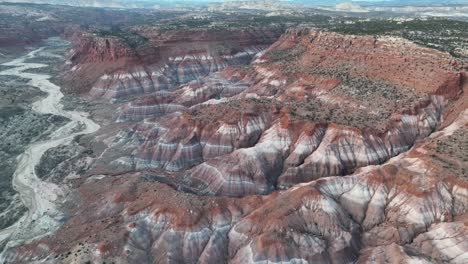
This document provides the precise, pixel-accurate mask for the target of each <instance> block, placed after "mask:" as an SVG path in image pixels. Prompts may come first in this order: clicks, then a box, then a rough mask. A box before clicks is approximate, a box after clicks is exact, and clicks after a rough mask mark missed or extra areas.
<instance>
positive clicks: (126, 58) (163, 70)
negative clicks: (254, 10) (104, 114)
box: [66, 27, 283, 99]
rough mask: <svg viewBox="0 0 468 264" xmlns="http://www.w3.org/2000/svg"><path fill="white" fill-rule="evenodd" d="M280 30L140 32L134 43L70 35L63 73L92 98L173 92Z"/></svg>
mask: <svg viewBox="0 0 468 264" xmlns="http://www.w3.org/2000/svg"><path fill="white" fill-rule="evenodd" d="M282 32H283V29H282V28H281V27H271V28H264V29H251V30H250V31H249V30H242V29H239V30H237V31H236V30H232V31H229V30H227V31H222V30H220V31H217V30H207V31H206V30H205V31H204V30H187V31H176V32H171V31H170V32H163V33H161V32H147V31H143V32H139V33H140V34H141V35H143V37H145V38H144V39H143V40H142V41H141V42H143V43H138V46H135V47H133V46H129V45H130V44H133V45H137V44H134V43H130V44H129V43H123V41H122V40H121V39H119V38H115V37H109V36H90V37H71V38H72V39H73V40H74V42H75V43H76V47H75V49H74V53H73V54H72V56H71V58H70V60H71V62H72V65H73V67H72V68H71V69H70V72H69V73H68V74H67V76H66V77H67V79H68V80H69V81H68V83H70V82H71V81H73V82H72V83H71V84H70V86H71V88H72V89H74V91H75V92H89V94H90V96H92V97H93V98H105V99H125V98H128V97H130V96H135V95H142V94H150V93H154V92H158V91H165V90H174V89H175V88H176V87H178V86H179V85H182V84H185V83H187V82H190V81H193V80H197V79H201V78H203V77H205V76H207V75H209V74H211V73H215V72H218V71H220V70H222V69H224V68H226V67H228V66H232V65H242V64H248V63H249V62H250V60H251V59H252V58H253V56H254V55H255V54H256V53H258V52H259V51H261V50H263V49H265V48H267V47H268V46H269V45H270V44H271V43H272V42H274V41H275V40H276V38H277V37H279V35H280V34H281V33H282ZM225 43H230V44H229V46H228V47H227V46H224V45H225ZM79 77H80V78H83V79H82V80H81V81H82V83H79V81H80V80H79V79H78V78H79ZM86 87H88V88H86ZM89 88H91V90H89Z"/></svg>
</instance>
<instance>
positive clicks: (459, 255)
mask: <svg viewBox="0 0 468 264" xmlns="http://www.w3.org/2000/svg"><path fill="white" fill-rule="evenodd" d="M252 30H253V29H252ZM279 30H280V29H269V31H268V30H267V29H262V30H258V29H257V30H253V31H242V32H237V34H238V35H235V36H232V32H229V34H227V33H223V32H211V33H206V32H205V31H203V32H204V33H203V34H201V33H198V34H196V32H195V33H194V32H185V33H177V34H176V33H171V34H175V35H171V34H169V33H165V34H161V35H159V38H150V42H151V43H153V44H155V46H154V47H158V48H154V49H153V50H150V48H146V49H145V50H138V49H137V50H135V49H130V48H128V47H123V46H122V45H123V44H122V43H114V42H113V41H115V40H106V39H105V38H100V37H99V38H92V37H90V36H84V35H81V36H75V37H74V39H75V41H77V43H78V44H77V45H76V47H75V49H74V51H73V52H72V54H73V55H72V57H71V61H70V63H71V64H70V65H69V66H70V71H69V72H68V73H67V74H66V75H65V76H64V81H65V82H67V83H68V85H67V87H68V88H69V89H75V92H80V93H82V94H84V95H85V96H87V97H88V98H89V99H90V100H95V102H99V104H102V105H108V104H110V103H112V109H113V110H114V109H117V110H116V111H112V113H111V114H108V115H107V116H105V117H99V114H100V113H102V112H103V110H102V109H99V110H97V111H96V113H94V114H95V115H96V116H97V118H101V119H102V120H105V122H107V123H106V125H105V126H103V128H102V129H101V130H100V131H99V132H98V133H97V134H96V135H94V136H93V138H85V139H84V141H89V142H87V144H88V145H91V147H92V148H93V151H94V156H93V157H92V158H89V157H88V160H87V161H88V162H89V164H90V165H89V167H91V170H90V171H89V172H88V173H87V174H86V177H79V178H75V179H71V180H70V181H68V185H69V186H70V187H71V189H74V190H76V191H75V192H74V193H73V197H74V199H73V201H72V202H71V205H69V204H67V207H66V210H67V215H68V216H69V218H67V219H66V220H64V224H63V226H62V227H61V228H60V229H59V230H58V231H57V232H56V233H54V234H51V235H48V236H45V237H43V238H41V239H39V240H36V241H32V242H30V243H27V244H26V245H23V246H18V247H16V248H12V249H10V250H9V251H8V252H6V253H5V254H6V255H7V256H8V259H9V260H10V262H11V263H30V262H33V261H44V262H45V263H102V262H105V263H232V264H237V263H239V264H240V263H369V264H370V263H460V264H461V263H468V253H467V252H468V242H467V241H468V230H467V228H468V225H467V221H468V182H467V178H466V175H467V171H468V165H467V159H466V154H467V148H468V142H467V138H466V134H467V133H468V111H467V110H466V109H467V107H468V99H467V97H466V91H467V89H468V81H467V80H468V79H467V78H468V73H467V64H466V62H463V61H462V60H457V59H455V58H453V57H451V56H450V55H449V54H446V53H443V52H440V51H436V50H433V49H429V48H425V47H422V46H418V45H416V44H414V43H412V42H409V41H407V40H403V39H399V38H390V37H370V36H352V35H340V34H336V33H332V32H327V31H320V30H314V29H303V28H299V29H289V30H287V31H286V33H284V34H282V35H281V36H279V35H280V34H278V32H279ZM148 34H149V33H148ZM218 34H219V35H218ZM259 34H263V35H262V36H264V37H262V38H261V39H262V40H263V42H261V43H260V42H259V41H258V40H257V38H256V37H254V36H258V35H259ZM276 34H277V35H278V36H277V37H278V38H275V37H274V36H275V35H276ZM182 36H185V38H183V37H182ZM229 36H231V40H233V41H234V40H236V41H237V42H236V41H234V42H233V43H234V44H235V45H236V47H235V48H232V49H231V50H230V51H229V52H224V53H223V52H221V53H220V52H219V50H220V48H219V45H222V44H220V43H222V42H221V41H220V40H221V39H223V38H226V37H229ZM83 38H88V39H86V41H85V42H82V41H83ZM273 39H276V40H277V41H276V42H274V41H273ZM106 41H107V42H106ZM268 41H271V43H273V42H274V43H273V44H271V43H266V42H268ZM156 44H157V45H156ZM269 44H271V45H269ZM152 47H153V46H152ZM195 47H197V49H196V50H195ZM216 47H217V48H216ZM114 48H115V49H114ZM184 52H186V53H184ZM93 54H94V55H93ZM143 55H144V56H143ZM80 78H87V79H86V80H83V83H80V84H79V83H77V81H78V80H79V79H80ZM85 87H87V89H85ZM100 111H101V112H100ZM110 116H112V118H111V117H110ZM89 160H91V161H89Z"/></svg>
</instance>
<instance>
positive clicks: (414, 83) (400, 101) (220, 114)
mask: <svg viewBox="0 0 468 264" xmlns="http://www.w3.org/2000/svg"><path fill="white" fill-rule="evenodd" d="M398 72H400V73H401V74H398ZM464 74H466V73H465V70H464V68H463V65H462V63H461V62H459V61H456V60H455V59H453V58H452V57H450V56H449V55H447V54H445V53H442V52H438V51H434V50H432V49H427V48H423V47H420V46H417V45H415V44H413V43H411V42H409V41H405V40H402V39H392V38H388V37H382V38H374V37H366V36H364V37H357V36H348V35H339V34H336V33H330V32H324V31H317V30H308V29H295V30H289V31H288V32H287V33H285V34H284V35H283V36H282V37H281V38H280V39H279V40H278V41H277V42H276V43H274V44H273V45H272V46H271V47H270V48H269V49H268V50H266V51H263V52H261V53H260V54H258V55H257V56H256V57H255V59H254V61H253V62H252V63H251V64H250V65H248V66H244V67H235V68H232V67H229V68H227V69H226V70H224V71H221V72H218V73H216V74H212V75H209V76H208V77H206V78H204V79H200V80H197V81H193V82H189V83H188V84H187V85H182V86H179V87H178V88H177V89H176V90H175V91H173V92H169V91H165V92H162V91H160V92H158V93H155V94H154V95H151V96H146V97H142V98H140V99H137V100H134V101H132V102H129V103H126V104H125V105H124V106H123V107H122V108H121V110H120V117H119V121H120V122H122V124H125V125H126V126H127V127H126V128H125V130H124V132H123V133H121V134H120V136H119V142H120V143H119V144H117V145H116V146H115V148H114V150H115V151H118V149H119V148H125V149H132V148H133V149H134V150H133V151H132V155H131V156H122V157H120V158H118V159H115V158H114V162H112V163H111V167H112V166H114V167H115V166H119V167H120V166H123V167H126V168H127V171H132V170H142V169H159V170H164V171H175V172H178V173H176V174H175V176H174V175H173V176H171V177H170V179H169V180H171V181H175V182H177V184H180V185H183V186H186V187H188V188H190V189H192V190H193V191H195V192H197V193H203V194H211V195H229V196H243V195H248V194H266V193H269V192H271V191H273V190H275V189H277V188H288V187H290V186H292V185H294V184H297V183H301V182H307V181H311V180H314V179H318V178H321V177H327V176H339V175H347V174H350V173H353V172H354V171H355V170H356V169H358V168H360V167H364V166H368V165H375V164H381V163H383V162H385V161H387V160H388V159H390V158H392V157H394V156H396V155H398V154H400V153H402V152H404V151H407V150H408V149H410V148H411V147H412V146H413V145H414V144H415V143H416V142H417V141H418V140H421V139H423V138H425V137H427V136H428V135H429V134H431V133H432V132H433V131H434V130H435V129H436V128H437V127H438V125H439V123H440V120H441V116H442V114H443V112H444V108H445V107H446V106H447V104H449V103H450V102H453V101H456V99H457V97H458V96H459V94H460V93H461V92H462V89H463V86H464V85H465V82H466V79H465V77H463V76H464ZM450 104H451V103H450ZM135 121H137V122H139V123H138V124H136V125H132V123H133V122H135ZM136 142H140V143H136ZM141 142H143V143H141ZM112 153H115V152H114V151H113V152H112ZM112 164H113V165H112ZM193 166H195V167H193ZM192 167H193V168H192ZM188 169H190V170H188Z"/></svg>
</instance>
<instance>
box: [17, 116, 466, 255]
mask: <svg viewBox="0 0 468 264" xmlns="http://www.w3.org/2000/svg"><path fill="white" fill-rule="evenodd" d="M467 121H468V119H467V116H466V113H464V114H463V115H460V118H458V119H457V122H456V123H454V124H453V125H451V126H450V127H447V128H446V129H444V130H443V131H441V132H440V133H438V134H435V135H434V136H433V137H432V138H431V139H430V140H428V141H426V142H424V143H422V144H421V145H420V146H418V147H416V148H413V149H412V150H411V151H410V152H407V153H405V154H401V155H399V156H398V157H396V158H394V159H392V160H391V161H390V162H388V163H387V164H385V165H378V166H369V167H366V168H365V169H362V170H360V171H357V172H356V173H354V174H352V175H350V176H345V177H328V178H323V179H319V180H315V181H312V182H308V183H304V184H299V185H296V186H295V187H293V188H290V189H289V190H287V191H284V192H275V193H273V194H270V195H267V196H248V197H244V198H226V197H209V196H196V195H193V194H187V193H183V192H178V191H176V190H173V189H171V188H170V187H168V186H165V185H162V184H160V183H157V182H155V181H154V179H155V178H157V177H156V176H155V178H152V177H151V176H143V175H138V174H134V175H122V176H116V177H105V178H103V179H99V180H98V179H94V180H91V179H90V180H88V181H87V182H82V184H81V186H80V187H79V196H80V197H82V198H81V199H83V201H84V203H82V206H81V208H80V209H79V210H80V213H76V214H73V217H72V218H71V219H70V220H69V221H67V222H66V223H65V225H64V226H63V228H62V229H60V230H59V231H58V232H57V233H56V234H55V235H54V237H53V238H50V237H45V238H43V239H41V240H39V241H35V242H32V243H31V244H28V245H26V246H23V247H18V248H16V249H15V250H13V251H10V252H8V254H9V257H10V259H11V260H12V261H11V262H12V263H24V262H28V261H29V260H31V259H45V258H47V257H49V259H53V260H54V262H57V263H70V262H73V261H82V262H86V261H92V262H98V261H99V262H101V261H106V262H112V261H115V262H119V261H120V262H124V263H136V262H137V263H154V262H158V263H182V262H183V263H186V262H191V261H194V262H200V263H213V262H214V263H257V262H291V261H302V262H305V263H356V262H357V263H381V262H382V261H384V260H385V261H390V262H391V263H412V262H413V261H419V262H422V263H441V262H450V263H465V262H466V260H467V257H468V255H467V254H466V250H464V248H465V247H466V243H465V241H466V226H465V222H466V221H465V218H466V213H467V209H468V208H467V206H466V205H467V204H468V200H467V197H468V196H467V193H468V185H467V183H466V180H463V179H461V178H459V177H456V176H454V175H452V174H451V173H449V172H447V171H445V174H444V173H443V171H444V169H443V168H442V167H439V166H438V165H437V163H436V160H435V159H434V158H433V157H431V156H430V155H426V154H423V153H426V152H427V151H428V149H430V148H431V145H432V144H433V142H440V141H443V140H447V139H448V138H450V137H453V136H454V134H451V133H452V132H453V131H457V130H458V129H460V128H463V127H466V124H467ZM103 186H105V188H103ZM97 197H100V199H98V198H97ZM90 234H91V235H90ZM57 241H60V242H57ZM24 252H28V254H24ZM64 252H71V253H70V254H62V253H64Z"/></svg>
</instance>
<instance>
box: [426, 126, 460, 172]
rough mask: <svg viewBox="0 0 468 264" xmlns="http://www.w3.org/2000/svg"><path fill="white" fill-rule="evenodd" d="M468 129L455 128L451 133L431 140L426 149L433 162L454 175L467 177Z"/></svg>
mask: <svg viewBox="0 0 468 264" xmlns="http://www.w3.org/2000/svg"><path fill="white" fill-rule="evenodd" d="M467 133H468V130H467V129H466V128H464V129H459V130H457V131H456V132H455V133H454V134H453V135H451V136H448V137H442V138H439V139H437V140H435V141H434V142H432V143H431V144H430V145H429V146H428V149H429V150H430V151H432V152H433V153H432V154H431V158H432V160H433V161H434V163H435V164H437V165H438V166H439V167H441V168H442V169H444V170H448V171H450V172H451V173H453V174H454V175H456V176H459V177H463V178H465V179H466V178H468V155H467V153H468V137H466V135H467Z"/></svg>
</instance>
